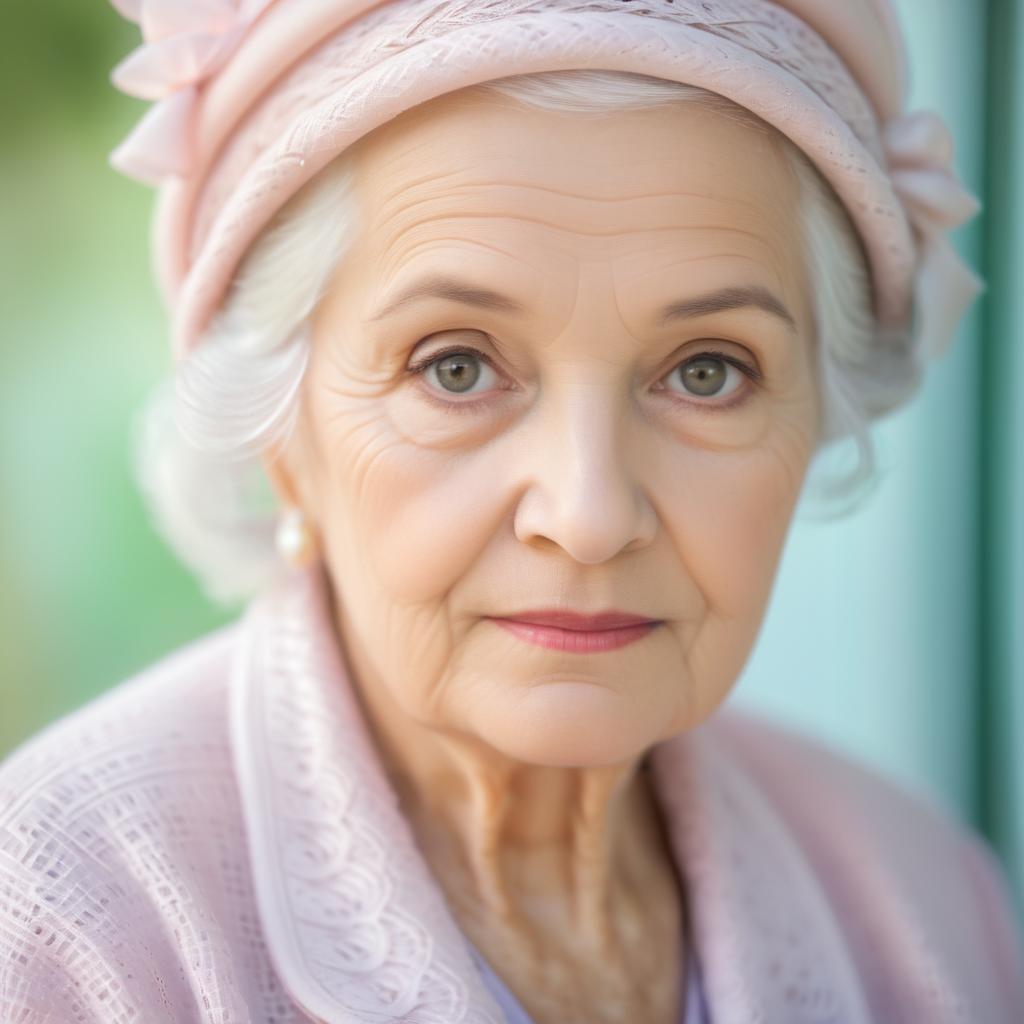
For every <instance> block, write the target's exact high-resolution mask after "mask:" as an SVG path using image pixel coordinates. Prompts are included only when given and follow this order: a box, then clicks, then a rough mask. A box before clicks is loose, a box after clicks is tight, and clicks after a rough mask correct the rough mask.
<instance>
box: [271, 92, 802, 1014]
mask: <svg viewBox="0 0 1024 1024" xmlns="http://www.w3.org/2000/svg"><path fill="white" fill-rule="evenodd" d="M349 158H350V159H353V160H355V162H356V164H355V166H356V168H357V185H358V188H357V193H358V199H359V206H360V211H361V215H362V217H363V221H362V224H361V226H360V233H359V235H358V238H357V239H356V242H355V245H354V247H353V248H352V249H351V250H350V251H349V253H348V255H347V257H346V259H345V260H344V261H343V263H342V265H341V267H340V268H339V270H338V271H337V273H336V275H335V277H334V279H333V282H332V287H331V289H330V291H329V294H328V295H327V297H326V298H325V299H324V301H323V302H322V304H321V305H320V307H319V308H318V310H317V313H316V316H315V320H314V332H313V351H312V357H311V362H310V365H309V368H308V372H307V377H306V382H305V390H304V392H303V395H302V406H301V413H300V417H299V422H298V424H297V429H296V431H295V434H294V436H293V437H292V439H291V441H290V443H289V444H288V446H287V447H286V448H285V449H284V451H283V452H282V453H281V457H280V458H276V459H274V458H272V456H273V455H275V454H276V453H271V452H268V453H267V459H266V465H267V469H268V473H269V475H270V477H271V480H272V482H273V484H274V486H275V488H276V490H277V491H278V493H279V495H280V497H281V498H282V500H285V501H290V502H292V503H295V504H298V505H300V507H301V508H302V509H303V510H304V511H305V513H306V515H307V517H308V518H309V519H310V520H311V521H312V523H313V524H314V525H315V529H316V532H317V536H318V538H319V543H320V546H321V552H322V556H323V558H324V560H325V562H326V565H327V568H328V571H329V575H330V578H331V581H332V591H333V612H334V616H335V620H336V625H337V629H338V635H339V639H340V642H341V644H342V647H343V650H344V652H345V657H346V661H347V663H348V665H349V667H350V670H351V672H352V676H353V680H354V682H355V685H356V688H357V692H358V693H359V696H360V699H361V701H362V703H363V707H364V710H365V712H366V715H367V718H368V721H369V722H370V724H371V727H372V729H373V732H374V735H375V737H376V739H377V741H378V745H379V747H380V750H381V752H382V756H383V759H384V763H385V765H386V767H387V768H388V771H389V773H390V776H391V778H392V779H393V781H394V784H395V786H396V789H397V790H398V792H399V794H400V798H401V801H402V806H403V810H404V811H405V813H406V814H407V815H408V817H409V820H410V822H411V824H412V826H413V829H414V832H415V834H416V836H417V840H418V842H419V844H420V846H421V848H422V850H423V852H424V855H425V857H426V858H427V861H428V863H429V864H430V867H431V869H432V870H433V872H434V873H435V875H436V877H437V878H438V880H439V882H440V883H441V885H442V887H443V889H444V891H445V893H446V895H447V897H448V899H449V902H450V905H451V907H452V909H453V912H454V914H455V915H456V918H457V920H458V921H459V923H460V925H461V926H462V927H463V928H464V929H465V931H466V933H467V935H468V936H469V937H470V938H471V939H472V940H473V941H474V942H475V943H476V944H477V945H478V947H479V948H480V949H481V951H482V952H483V953H484V954H485V955H486V956H487V957H488V958H489V959H490V961H491V962H492V963H493V964H495V965H496V967H497V968H498V969H499V973H500V974H501V975H502V976H503V977H504V979H505V981H506V982H507V983H508V984H509V986H510V987H511V988H512V990H513V991H514V992H515V993H516V994H517V995H518V997H519V998H520V1000H521V1001H522V1002H523V1004H524V1006H525V1008H526V1009H527V1011H528V1012H529V1013H530V1014H531V1015H532V1016H533V1018H534V1020H536V1021H538V1022H558V1024H570V1022H583V1021H587V1022H601V1021H615V1022H625V1021H629V1022H631V1024H642V1022H648V1021H650V1022H658V1024H667V1022H671V1021H674V1020H675V1019H676V1017H675V1015H676V1012H677V1006H678V1003H679V999H680V986H681V983H682V980H683V970H684V964H685V959H684V957H685V956H686V955H688V953H687V948H688V935H687V932H686V927H685V922H686V916H685V911H686V893H685V887H684V885H683V884H682V881H681V879H680V878H679V877H678V874H677V872H676V869H675V867H674V865H673V862H672V857H671V854H670V852H669V850H668V848H667V846H666V843H665V840H664V833H663V831H662V827H661V820H660V813H659V811H658V809H657V804H656V800H655V798H654V794H653V792H652V790H651V789H650V783H649V780H648V776H647V775H646V773H645V772H644V771H642V770H638V769H639V768H640V767H641V765H642V761H643V758H644V755H645V753H646V752H647V751H648V750H649V749H650V748H651V747H652V746H653V745H654V744H657V743H658V742H659V741H662V740H664V739H666V738H668V737H671V736H674V735H676V734H679V733H682V732H684V731H686V730H688V729H691V728H693V727H694V726H696V725H698V724H699V723H700V722H702V721H703V720H704V719H706V718H707V717H708V716H709V715H710V714H711V713H712V712H713V711H714V710H715V708H716V707H718V705H719V704H720V703H721V702H722V701H723V699H724V698H725V697H726V695H727V694H728V692H729V690H730V687H731V686H732V685H733V683H734V682H735V681H736V679H737V677H738V675H739V673H740V671H741V669H742V667H743V665H744V663H745V661H746V659H747V657H748V655H749V652H750V650H751V648H752V646H753V643H754V641H755V639H756V636H757V632H758V630H759V627H760V624H761V621H762V618H763V615H764V612H765V609H766V605H767V601H768V597H769V595H770V591H771V588H772V585H773V581H774V578H775V574H776V568H777V565H778V561H779V557H780V555H781V551H782V548H783V545H784V541H785V538H786V535H787V531H788V528H789V525H790V522H791V519H792V514H793V511H794V508H795V504H796V501H797V499H798V497H799V493H800V489H801V487H802V484H803V480H804V477H805V473H806V470H807V468H808V464H809V460H810V457H811V455H812V454H813V451H814V448H815V445H816V440H817V431H818V424H819V408H818V396H817V391H816V387H815V347H816V343H815V340H814V327H813V319H812V313H811V306H810V301H809V294H808V282H807V274H806V269H805V267H804V263H803V254H802V249H801V242H800V238H799V236H798V228H797V213H796V211H797V204H798V192H797V181H796V179H795V177H794V176H793V174H792V171H791V170H790V168H789V167H788V166H787V165H786V164H785V162H784V159H783V156H782V152H781V149H780V146H779V142H778V139H777V138H776V137H775V136H774V135H773V133H772V132H770V131H768V130H765V131H757V130H754V129H752V128H751V127H750V126H748V125H743V124H740V123H737V122H734V121H732V120H730V119H728V118H725V117H722V116H720V115H716V114H714V113H712V112H709V111H704V110H701V109H699V108H697V107H694V106H692V105H688V104H682V105H679V106H675V107H671V108H661V109H655V110H649V111H643V112H618V113H612V114H609V115H608V116H605V117H602V118H600V119H591V118H586V117H573V116H565V115H560V114H554V113H547V112H540V111H536V110H526V109H522V108H520V107H518V106H516V105H512V104H509V103H502V102H500V101H496V100H495V99H493V98H486V97H481V96H480V95H478V94H476V93H474V92H472V91H468V92H467V91H464V92H462V93H458V94H454V95H451V96H446V97H442V98H440V99H438V100H434V101H431V102H430V103H427V104H425V105H423V106H421V107H417V108H415V109H414V110H412V111H409V112H407V113H406V114H404V115H402V116H401V117H400V118H398V119H396V120H394V121H392V122H389V123H388V124H387V125H385V126H384V127H383V128H381V129H378V130H377V131H376V132H374V133H373V134H372V135H369V136H367V137H366V138H365V139H363V140H362V141H361V142H360V143H359V144H358V145H357V146H356V147H354V149H352V150H350V151H349ZM442 273H443V274H445V275H448V276H451V277H455V278H458V279H459V280H460V281H462V282H464V284H465V285H466V286H467V287H469V286H472V287H473V288H476V289H488V290H491V291H494V292H499V293H501V294H503V295H505V296H507V297H508V298H509V299H511V300H513V301H514V302H515V303H518V304H519V305H520V306H521V307H522V309H521V310H520V311H518V312H515V311H512V310H511V309H509V308H504V307H503V305H502V304H500V303H499V304H494V303H492V304H491V305H490V306H488V307H481V306H477V305H473V304H470V303H467V302H461V301H457V300H456V299H455V298H453V297H448V298H442V297H432V298H422V299H419V300H414V301H409V302H406V303H405V304H403V305H401V306H400V307H399V308H398V309H397V310H395V311H394V312H392V313H391V314H390V315H388V316H385V317H383V318H381V319H374V317H375V315H376V314H377V313H378V312H379V311H380V310H381V309H382V308H383V307H384V306H386V305H387V304H388V303H390V302H391V301H392V300H393V299H394V298H395V297H396V296H397V295H398V293H399V292H400V291H402V290H403V289H405V288H406V287H408V286H409V285H410V284H411V283H412V282H413V281H416V280H418V279H419V278H421V277H423V276H427V275H439V274H442ZM746 286H752V287H757V288H760V289H763V290H765V291H766V292H767V293H770V295H771V296H773V297H774V299H775V301H776V302H777V303H780V304H781V305H782V306H783V307H784V308H785V310H787V311H788V314H789V317H791V320H792V322H791V323H790V322H787V320H786V319H785V318H784V317H782V316H779V315H776V314H773V313H772V312H769V311H766V310H765V309H763V308H761V307H760V306H757V305H744V306H740V307H737V308H724V309H717V310H710V311H708V310H705V311H704V312H703V313H702V314H701V315H696V316H690V317H685V318H682V317H680V318H676V319H674V320H671V321H670V322H667V323H664V324H662V323H659V315H660V312H661V311H662V310H663V308H664V307H665V306H667V305H669V304H670V303H674V302H679V301H680V300H686V299H692V298H694V297H696V296H699V295H703V294H705V293H708V292H712V291H715V290H718V289H721V288H725V287H732V288H736V287H746ZM450 345H455V346H457V347H458V349H459V351H460V352H461V353H462V363H461V364H457V365H456V367H455V369H454V370H453V368H452V367H451V366H450V365H449V367H448V369H447V370H443V367H442V363H441V361H440V360H435V361H434V362H433V363H432V364H431V365H430V366H429V367H428V368H427V369H426V370H425V372H423V373H422V374H419V375H415V374H411V373H410V372H409V370H408V367H409V365H410V364H420V363H422V362H424V361H426V360H427V358H428V357H431V356H432V355H434V354H435V353H437V352H439V351H440V350H441V349H442V348H444V347H445V346H450ZM709 350H715V351H717V352H719V353H723V354H725V355H726V356H728V357H730V358H732V359H735V360H737V361H738V362H739V364H742V365H744V366H746V367H747V368H749V369H750V370H752V371H754V372H755V373H756V374H759V375H760V380H756V379H754V377H753V376H748V375H747V374H746V373H745V372H744V371H743V370H742V369H739V368H738V367H737V366H735V365H733V364H731V363H729V362H724V361H722V360H721V358H720V357H711V360H710V363H709V362H708V361H707V360H705V361H704V362H703V363H701V362H699V361H697V362H696V363H695V357H699V356H700V355H701V354H702V353H706V352H708V351H709ZM467 359H468V362H467ZM688 361H689V363H690V370H689V371H687V370H685V369H684V368H685V367H686V365H687V362H688ZM695 368H696V369H697V370H700V369H701V368H703V370H704V371H705V375H704V377H703V383H702V381H701V379H700V374H699V373H698V374H696V375H695V374H694V369H695ZM469 403H473V404H472V405H470V404H469ZM541 607H559V608H571V609H575V610H581V611H595V610H600V609H608V608H615V609H620V610H624V611H628V612H633V613H637V614H642V615H644V616H648V617H651V618H655V619H658V620H661V624H660V625H658V626H657V627H656V628H655V629H654V630H652V631H651V632H650V633H648V634H647V635H646V636H645V637H643V638H642V639H639V640H637V641H635V642H633V643H630V644H627V645H626V646H623V647H619V648H617V649H615V650H611V651H606V652H602V653H575V652H567V651H558V650H551V649H547V648H543V647H539V646H535V645H534V644H532V643H529V642H527V641H525V640H523V639H520V638H519V637H517V636H515V635H513V634H512V633H511V632H509V631H507V630H506V629H503V628H501V627H500V626H498V625H496V624H495V623H494V622H492V621H489V619H488V618H487V616H501V615H509V614H511V613H513V612H516V611H521V610H523V609H530V608H534V609H536V608H541ZM640 940H642V941H640ZM651 950H662V951H664V955H663V956H662V957H659V958H655V957H652V956H651Z"/></svg>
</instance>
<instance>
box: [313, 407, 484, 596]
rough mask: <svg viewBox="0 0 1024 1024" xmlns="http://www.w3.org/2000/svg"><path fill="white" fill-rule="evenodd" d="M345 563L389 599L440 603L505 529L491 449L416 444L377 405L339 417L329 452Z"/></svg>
mask: <svg viewBox="0 0 1024 1024" xmlns="http://www.w3.org/2000/svg"><path fill="white" fill-rule="evenodd" d="M326 451H327V453H328V458H329V459H330V463H331V466H332V469H331V470H330V473H331V475H332V476H333V478H334V479H335V481H336V493H337V500H336V501H334V502H332V504H333V505H334V506H335V510H334V511H333V512H332V519H333V520H334V524H335V525H336V527H337V531H336V532H337V533H338V534H340V535H343V537H344V540H343V546H344V550H343V551H339V552H338V561H339V564H341V565H348V566H353V565H358V566H359V567H360V573H361V574H362V575H363V577H364V579H373V580H375V581H376V586H377V587H378V588H379V589H380V590H382V591H384V592H385V593H386V595H387V600H388V601H389V602H392V603H394V604H396V605H405V606H415V607H420V608H422V607H423V606H425V605H431V604H433V603H435V602H440V601H442V600H443V599H444V598H445V596H446V595H447V593H448V592H449V591H450V590H451V588H452V587H453V586H454V585H455V584H456V583H457V582H458V580H459V578H460V577H461V576H463V575H464V574H465V573H466V572H467V571H468V570H469V568H470V567H471V566H472V564H473V562H474V561H475V560H476V558H477V557H478V556H479V553H480V551H481V550H482V549H483V548H484V547H485V546H486V545H487V543H488V542H489V541H490V540H491V539H492V538H493V534H494V531H495V530H497V529H499V528H500V525H501V522H502V511H501V506H500V498H499V493H500V490H501V478H502V474H501V468H500V465H498V464H497V461H496V460H493V459H489V458H488V457H487V454H486V451H485V450H479V451H473V452H463V453H461V454H458V455H456V453H454V452H450V451H444V450H435V449H432V448H429V447H423V446H420V445H418V444H413V443H411V442H410V441H409V440H408V439H407V438H405V437H404V436H402V435H401V434H399V433H398V432H396V431H395V430H394V428H393V425H392V423H391V422H390V419H389V417H388V416H387V415H386V414H385V412H384V410H383V409H382V408H380V407H379V406H374V407H373V408H368V409H364V410H362V411H361V413H360V414H359V416H358V417H355V416H353V417H351V418H350V419H349V420H348V421H342V420H336V421H335V427H334V430H333V431H332V437H331V440H330V442H329V443H328V445H327V446H326Z"/></svg>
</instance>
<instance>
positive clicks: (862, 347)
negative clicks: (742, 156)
mask: <svg viewBox="0 0 1024 1024" xmlns="http://www.w3.org/2000/svg"><path fill="white" fill-rule="evenodd" d="M470 88H471V89H473V90H475V91H477V92H482V93H485V94H487V95H490V96H493V97H505V98H506V99H510V100H512V101H514V102H517V103H522V104H526V105H528V106H532V107H536V108H539V109H544V110H550V111H556V112H563V113H572V114H577V115H580V116H589V115H600V114H603V113H605V112H607V111H608V110H641V109H646V108H651V107H658V106H663V105H665V104H672V103H678V102H681V101H688V102H691V103H697V104H699V105H700V106H703V107H706V108H709V109H711V110H713V111H715V112H716V113H717V114H720V115H722V116H726V117H730V118H733V119H736V120H738V121H739V122H741V123H743V124H745V125H747V126H749V127H751V128H752V129H755V130H758V131H769V132H775V129H774V128H771V127H770V126H769V125H767V124H766V123H765V122H764V121H762V120H761V119H760V118H758V117H757V116H756V115H755V114H753V113H751V112H750V111H748V110H746V109H745V108H744V107H741V106H739V105H737V104H735V103H733V102H732V101H731V100H729V99H726V98H725V97H723V96H720V95H718V94H716V93H712V92H709V91H707V90H705V89H701V88H698V87H696V86H691V85H685V84H682V83H678V82H671V81H667V80H665V79H659V78H653V77H650V76H647V75H638V74H633V73H626V72H618V71H599V70H575V71H553V72H545V73H542V74H528V75H516V76H513V77H509V78H504V79H499V80H496V81H491V82H486V83H483V84H481V85H477V86H472V87H470ZM777 134H778V138H779V140H780V143H781V146H782V150H783V153H784V155H785V157H786V159H787V162H788V164H789V165H790V167H791V168H792V170H793V172H794V174H795V175H796V177H797V179H798V182H799V186H800V196H801V199H800V223H801V230H802V235H803V241H804V247H805V258H806V261H807V268H808V273H809V275H810V278H811V284H812V292H813V305H814V314H815V327H816V347H815V354H816V373H817V378H818V387H819V396H820V398H821V403H822V411H823V423H822V430H821V434H820V435H819V438H818V447H817V449H816V451H815V460H814V464H813V465H812V467H811V468H812V471H813V470H817V469H819V468H820V462H821V459H820V458H819V456H820V455H821V454H822V453H823V452H824V451H826V450H829V451H831V450H832V449H833V446H834V443H835V442H838V441H841V440H846V441H852V442H853V443H854V445H855V448H856V453H857V459H856V461H855V463H854V465H853V468H852V469H851V470H849V471H848V472H846V473H843V474H840V475H839V476H836V477H828V476H821V477H820V478H819V477H817V476H815V473H814V472H812V473H811V474H809V475H810V476H812V477H814V479H815V483H816V493H815V497H816V498H817V499H818V501H819V502H820V503H821V506H822V508H823V510H824V512H825V515H826V516H829V515H830V514H831V515H839V514H843V513H845V512H848V511H849V510H851V509H852V508H853V507H855V506H856V505H857V504H858V503H859V502H860V501H861V500H862V499H863V498H864V496H865V495H866V494H867V493H868V491H869V490H871V489H873V487H874V485H875V484H876V483H877V463H876V460H875V452H874V445H873V440H872V437H871V434H870V429H869V428H870V423H871V421H872V420H873V419H875V418H877V417H879V416H881V415H883V414H885V413H887V412H889V411H891V410H893V409H895V408H897V407H898V406H900V405H902V404H904V403H905V402H906V401H907V400H908V399H910V398H911V397H912V396H913V395H914V394H915V393H916V392H917V390H918V387H919V385H920V382H921V378H922V373H923V367H922V362H921V359H920V356H919V355H918V353H917V351H916V349H915V347H914V346H913V345H912V344H911V341H910V337H909V335H908V333H907V332H893V333H888V332H881V331H880V330H879V329H878V327H877V326H876V323H875V319H874V315H873V313H872V303H871V286H870V279H869V274H868V269H867V264H866V260H865V256H864V252H863V249H862V247H861V243H860V239H859V236H858V235H857V233H856V230H855V228H854V227H853V225H852V222H851V220H850V218H849V216H848V214H847V212H846V210H845V208H844V207H843V205H842V203H841V202H840V200H839V199H838V197H837V196H836V195H835V193H834V192H833V190H832V188H831V186H830V185H829V184H828V183H827V182H826V181H825V179H824V178H823V177H822V175H821V174H820V172H819V171H818V170H817V168H816V167H815V166H814V165H813V164H812V163H811V161H810V160H809V159H808V158H807V157H806V156H805V155H804V153H803V152H802V151H801V150H800V149H799V148H798V147H797V146H796V145H795V144H794V143H792V142H791V141H790V140H789V139H788V138H786V137H785V136H783V135H781V133H777ZM353 181H354V175H353V172H352V168H351V164H350V162H349V161H346V159H345V154H344V153H342V154H341V155H340V156H339V157H338V158H336V159H335V160H334V161H333V162H332V163H331V164H329V165H328V166H327V167H326V168H325V169H324V170H323V171H321V172H320V173H319V174H318V175H316V176H315V178H313V179H312V180H311V181H310V182H309V183H307V184H306V186H304V188H303V189H302V190H301V191H300V192H298V193H297V194H296V195H295V196H293V197H292V198H291V200H289V202H288V203H286V204H285V205H284V206H283V207H282V209H281V210H279V211H278V212H277V214H276V215H275V217H274V219H273V220H272V221H271V222H270V224H268V226H267V227H266V229H264V231H263V232H262V234H261V235H260V237H259V238H258V239H257V240H256V241H255V242H254V244H253V245H252V246H251V247H250V249H249V251H248V252H247V254H246V256H245V258H244V260H243V261H242V263H241V265H240V267H239V269H238V271H237V273H236V275H235V277H234V280H233V282H232V285H231V288H230V289H229V291H228V294H227V296H226V297H225V300H224V302H223V303H222V305H221V308H220V310H219V311H218V312H217V314H216V315H215V316H214V317H213V318H212V319H211V322H210V324H209V326H208V328H207V329H206V331H205V332H204V334H203V337H202V339H201V340H200V342H199V343H198V344H197V345H196V347H195V348H194V349H193V350H192V352H191V353H190V355H189V356H188V357H187V358H186V359H185V360H183V361H182V362H181V363H180V364H179V365H178V367H177V368H176V371H175V372H173V373H171V374H169V375H168V377H167V378H165V379H164V380H163V381H161V382H160V383H159V385H158V386H157V387H156V388H155V389H154V391H153V392H152V394H151V395H150V396H149V397H148V398H147V400H146V403H145V405H144V407H143V409H142V410H141V412H140V415H139V417H138V421H137V423H136V429H135V441H134V461H135V475H136V478H137V481H138V484H139V487H140V490H141V492H142V494H143V496H144V497H145V499H146V500H147V502H148V504H149V506H150V510H151V513H152V515H153V518H154V521H155V524H156V527H157V529H158V530H159V532H160V533H161V534H162V535H163V537H164V539H165V540H166V541H167V543H168V544H169V545H170V547H171V548H172V550H173V551H174V552H175V553H176V554H177V556H178V557H179V558H180V559H181V561H182V562H183V563H184V564H185V565H186V566H187V567H188V568H189V569H190V570H192V571H193V572H194V573H195V574H196V576H197V578H198V580H199V582H200V585H201V586H202V588H203V590H204V592H205V593H206V595H207V596H208V597H209V598H210V599H211V600H213V601H214V602H217V603H219V604H225V605H227V604H233V603H235V602H237V601H242V600H246V599H247V598H249V597H251V596H252V595H253V594H255V593H256V592H257V591H258V590H260V589H261V588H262V587H263V586H264V585H265V584H266V583H267V582H268V581H269V580H270V579H271V578H272V577H273V576H274V575H276V574H277V573H278V572H279V571H280V568H281V565H280V559H279V555H278V553H277V550H276V546H275V542H274V533H275V528H276V521H277V516H278V514H279V510H278V509H277V508H276V507H275V501H274V498H273V493H272V491H271V489H270V487H269V484H268V481H267V478H266V474H265V472H264V471H263V468H262V465H261V461H260V458H261V454H262V453H263V452H264V451H265V449H266V448H267V447H268V446H271V445H283V444H285V443H286V442H287V439H288V437H289V435H290V434H291V432H292V430H293V429H294V425H295V422H296V416H297V412H298V404H299V403H298V396H299V393H300V387H301V384H302V380H303V376H304V373H305V369H306V366H307V361H308V357H309V344H310V335H309V324H310V318H311V315H312V314H313V312H314V311H315V309H316V307H317V305H318V303H319V301H320V300H321V298H322V297H323V295H324V294H325V292H326V289H327V287H328V285H329V282H330V281H331V279H332V278H333V276H334V273H335V271H336V270H337V268H338V266H339V264H340V261H341V260H342V259H343V258H344V256H345V254H346V252H347V250H348V248H349V246H350V245H351V242H352V240H353V238H354V237H355V234H356V225H357V217H358V213H359V211H358V209H357V204H356V202H355V201H354V193H353Z"/></svg>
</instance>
